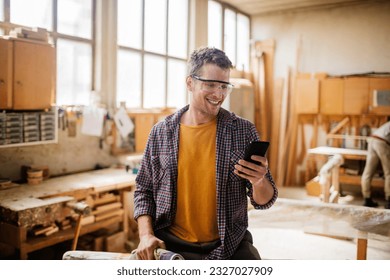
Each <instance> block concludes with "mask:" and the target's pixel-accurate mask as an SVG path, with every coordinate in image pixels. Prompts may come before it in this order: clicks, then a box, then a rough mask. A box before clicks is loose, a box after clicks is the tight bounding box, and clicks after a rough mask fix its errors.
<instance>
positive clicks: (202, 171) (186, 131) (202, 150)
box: [170, 119, 219, 242]
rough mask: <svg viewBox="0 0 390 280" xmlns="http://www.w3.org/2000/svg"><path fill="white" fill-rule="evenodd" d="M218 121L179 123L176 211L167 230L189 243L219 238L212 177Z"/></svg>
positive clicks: (213, 173)
mask: <svg viewBox="0 0 390 280" xmlns="http://www.w3.org/2000/svg"><path fill="white" fill-rule="evenodd" d="M216 133H217V121H216V119H214V120H213V121H211V122H208V123H205V124H202V125H198V126H187V125H183V124H180V143H179V159H178V180H177V211H176V217H175V220H174V223H173V225H172V226H171V228H170V231H171V232H172V233H173V234H174V235H176V236H177V237H179V238H181V239H183V240H186V241H188V242H209V241H213V240H216V239H218V238H219V234H218V226H217V192H216V178H215V157H216V150H215V145H216V144H215V139H216Z"/></svg>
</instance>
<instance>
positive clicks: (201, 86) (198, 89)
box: [187, 64, 230, 118]
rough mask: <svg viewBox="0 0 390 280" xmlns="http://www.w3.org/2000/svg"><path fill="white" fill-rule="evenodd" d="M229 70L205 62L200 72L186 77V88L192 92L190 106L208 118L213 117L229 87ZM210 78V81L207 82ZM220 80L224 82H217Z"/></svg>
mask: <svg viewBox="0 0 390 280" xmlns="http://www.w3.org/2000/svg"><path fill="white" fill-rule="evenodd" d="M229 76H230V70H229V69H221V68H219V67H218V66H216V65H214V64H206V65H204V66H203V67H202V68H201V71H200V74H199V75H198V76H196V78H194V77H188V78H187V89H188V90H189V91H190V92H192V98H191V103H190V104H191V105H190V106H191V107H192V108H193V109H195V110H196V111H198V112H199V113H201V114H203V115H204V116H208V117H210V118H213V117H215V116H216V115H217V114H218V112H219V109H220V108H221V105H222V103H223V101H224V100H225V98H226V96H227V94H228V92H229V88H228V87H230V86H229V85H228V84H226V83H229ZM210 80H212V82H209V81H210ZM216 81H221V82H225V83H218V82H216Z"/></svg>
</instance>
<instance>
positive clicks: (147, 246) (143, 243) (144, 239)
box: [137, 234, 165, 260]
mask: <svg viewBox="0 0 390 280" xmlns="http://www.w3.org/2000/svg"><path fill="white" fill-rule="evenodd" d="M156 248H162V249H165V244H164V241H162V240H160V239H158V238H157V237H156V236H154V235H153V234H148V235H143V236H141V237H140V242H139V245H138V248H137V256H138V259H140V260H154V250H155V249H156Z"/></svg>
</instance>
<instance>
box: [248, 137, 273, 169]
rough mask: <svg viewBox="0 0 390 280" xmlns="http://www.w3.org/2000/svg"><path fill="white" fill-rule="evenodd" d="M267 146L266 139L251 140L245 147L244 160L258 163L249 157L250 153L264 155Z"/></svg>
mask: <svg viewBox="0 0 390 280" xmlns="http://www.w3.org/2000/svg"><path fill="white" fill-rule="evenodd" d="M268 147H269V142H268V141H253V142H251V143H250V144H249V145H248V146H247V147H246V149H245V155H244V160H246V161H249V162H252V163H255V164H259V162H257V161H254V160H252V159H251V156H252V155H257V156H262V157H265V154H266V153H267V150H268Z"/></svg>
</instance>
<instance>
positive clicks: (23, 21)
mask: <svg viewBox="0 0 390 280" xmlns="http://www.w3.org/2000/svg"><path fill="white" fill-rule="evenodd" d="M10 5H11V9H10V10H11V22H12V23H16V24H20V25H25V26H31V27H42V28H46V29H47V30H52V28H51V26H52V0H34V1H26V0H10Z"/></svg>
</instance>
